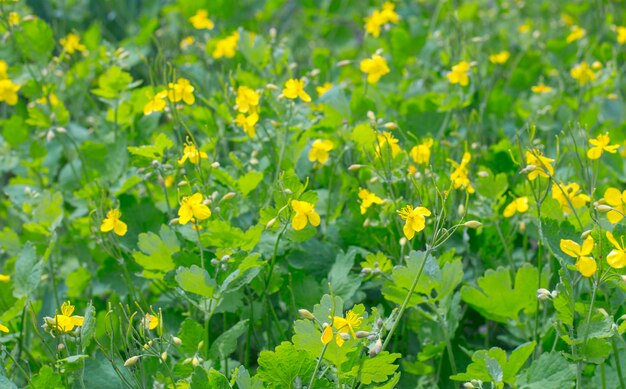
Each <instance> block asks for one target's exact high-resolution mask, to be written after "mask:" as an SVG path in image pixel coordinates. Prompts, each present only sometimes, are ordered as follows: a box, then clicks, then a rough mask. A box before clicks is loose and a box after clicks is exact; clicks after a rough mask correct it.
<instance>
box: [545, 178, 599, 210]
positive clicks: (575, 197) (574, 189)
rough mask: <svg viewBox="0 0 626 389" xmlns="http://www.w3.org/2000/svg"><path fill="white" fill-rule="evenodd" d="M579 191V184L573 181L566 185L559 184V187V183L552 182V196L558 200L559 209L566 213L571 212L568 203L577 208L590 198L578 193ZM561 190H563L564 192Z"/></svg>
mask: <svg viewBox="0 0 626 389" xmlns="http://www.w3.org/2000/svg"><path fill="white" fill-rule="evenodd" d="M579 191H580V185H578V184H577V183H575V182H572V183H571V184H567V185H560V189H559V185H557V184H552V198H553V199H555V200H556V201H558V202H559V205H560V206H561V210H562V211H563V213H565V214H566V215H569V214H570V213H571V212H572V209H571V207H570V203H571V204H572V206H573V207H574V209H578V208H580V207H583V206H584V205H585V204H587V203H588V202H589V201H590V200H591V199H590V198H589V196H587V195H586V194H584V193H578V192H579ZM563 192H565V194H564V193H563ZM568 199H569V201H568Z"/></svg>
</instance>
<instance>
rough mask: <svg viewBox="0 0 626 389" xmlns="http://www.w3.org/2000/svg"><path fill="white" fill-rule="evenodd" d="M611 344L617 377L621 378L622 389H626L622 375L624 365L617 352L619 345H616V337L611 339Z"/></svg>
mask: <svg viewBox="0 0 626 389" xmlns="http://www.w3.org/2000/svg"><path fill="white" fill-rule="evenodd" d="M611 344H612V346H613V358H615V368H616V369H617V377H618V378H619V386H620V388H621V389H626V385H625V384H624V376H623V375H622V364H621V363H620V360H619V352H618V350H617V344H615V335H614V336H612V337H611Z"/></svg>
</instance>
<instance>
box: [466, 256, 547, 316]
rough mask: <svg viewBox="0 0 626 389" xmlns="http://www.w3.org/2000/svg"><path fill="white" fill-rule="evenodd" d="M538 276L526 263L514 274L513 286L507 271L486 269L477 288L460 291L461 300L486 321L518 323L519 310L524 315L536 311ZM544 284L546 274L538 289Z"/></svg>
mask: <svg viewBox="0 0 626 389" xmlns="http://www.w3.org/2000/svg"><path fill="white" fill-rule="evenodd" d="M537 277H538V271H537V269H536V268H535V267H533V266H532V265H530V264H525V265H524V266H522V267H521V268H520V269H519V270H518V271H517V274H516V276H515V285H512V284H511V273H510V271H509V270H508V269H507V268H503V267H499V268H498V269H497V270H493V269H489V270H487V271H486V272H485V274H484V275H483V276H482V277H479V278H478V280H477V283H478V286H463V288H461V298H462V299H463V301H465V302H466V303H468V304H469V305H470V306H471V307H472V308H474V309H476V310H477V311H478V312H480V314H481V315H483V316H484V317H485V318H487V319H489V320H494V321H497V322H500V323H507V322H508V321H509V320H517V319H518V315H519V313H520V311H523V312H524V313H525V314H527V315H531V314H533V313H534V312H535V309H536V306H537V301H536V299H537V297H536V291H537ZM547 284H548V280H547V272H544V273H543V274H542V275H541V284H540V287H545V286H546V285H547ZM529 285H532V287H529Z"/></svg>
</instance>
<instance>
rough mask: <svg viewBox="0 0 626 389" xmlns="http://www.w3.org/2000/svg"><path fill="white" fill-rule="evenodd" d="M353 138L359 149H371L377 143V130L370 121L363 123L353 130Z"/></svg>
mask: <svg viewBox="0 0 626 389" xmlns="http://www.w3.org/2000/svg"><path fill="white" fill-rule="evenodd" d="M351 139H352V141H353V142H354V143H355V144H356V146H357V147H356V148H357V150H359V151H360V150H366V151H370V150H373V148H374V144H375V143H376V132H374V130H373V129H372V126H371V125H370V124H369V123H361V124H358V125H357V126H356V127H354V129H353V130H352V138H351Z"/></svg>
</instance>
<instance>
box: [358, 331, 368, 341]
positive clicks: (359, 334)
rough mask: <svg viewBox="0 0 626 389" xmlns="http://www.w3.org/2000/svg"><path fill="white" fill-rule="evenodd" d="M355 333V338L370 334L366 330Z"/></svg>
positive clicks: (365, 336)
mask: <svg viewBox="0 0 626 389" xmlns="http://www.w3.org/2000/svg"><path fill="white" fill-rule="evenodd" d="M355 335H356V338H357V339H363V338H367V337H368V336H370V333H369V332H368V331H357V332H356V333H355Z"/></svg>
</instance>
